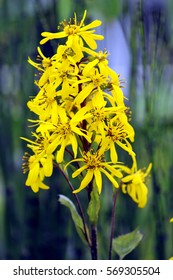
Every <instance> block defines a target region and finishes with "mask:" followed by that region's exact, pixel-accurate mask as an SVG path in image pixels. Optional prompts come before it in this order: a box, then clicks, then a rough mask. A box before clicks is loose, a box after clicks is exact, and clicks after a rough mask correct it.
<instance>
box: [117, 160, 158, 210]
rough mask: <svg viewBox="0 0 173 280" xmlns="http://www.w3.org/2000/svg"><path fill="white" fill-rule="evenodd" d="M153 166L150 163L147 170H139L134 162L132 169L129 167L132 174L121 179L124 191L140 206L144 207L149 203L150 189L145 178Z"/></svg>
mask: <svg viewBox="0 0 173 280" xmlns="http://www.w3.org/2000/svg"><path fill="white" fill-rule="evenodd" d="M151 168H152V164H151V163H150V164H149V166H148V168H147V170H146V171H143V170H141V169H139V170H137V167H136V164H134V165H133V167H132V169H131V170H130V169H129V172H130V174H129V175H127V176H125V177H124V178H123V179H121V181H122V191H123V193H128V194H129V195H130V197H131V198H132V199H133V200H134V201H135V202H136V203H137V204H138V207H140V208H144V207H145V205H146V203H147V195H148V189H147V186H146V185H145V180H146V177H147V176H148V174H149V173H150V170H151Z"/></svg>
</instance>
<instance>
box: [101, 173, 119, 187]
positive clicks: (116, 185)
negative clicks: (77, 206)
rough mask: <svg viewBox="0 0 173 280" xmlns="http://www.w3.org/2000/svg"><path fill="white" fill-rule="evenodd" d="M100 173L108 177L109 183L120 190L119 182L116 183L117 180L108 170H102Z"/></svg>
mask: <svg viewBox="0 0 173 280" xmlns="http://www.w3.org/2000/svg"><path fill="white" fill-rule="evenodd" d="M100 171H101V172H103V173H104V174H105V175H106V177H107V178H108V179H109V181H111V183H112V184H113V185H114V187H115V188H119V185H118V183H117V181H115V179H114V178H113V177H112V176H111V175H110V174H109V173H108V172H107V171H106V170H104V169H103V168H100Z"/></svg>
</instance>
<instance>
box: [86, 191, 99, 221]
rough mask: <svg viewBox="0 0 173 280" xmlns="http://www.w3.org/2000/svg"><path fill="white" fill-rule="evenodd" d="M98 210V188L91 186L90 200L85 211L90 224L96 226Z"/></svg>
mask: <svg viewBox="0 0 173 280" xmlns="http://www.w3.org/2000/svg"><path fill="white" fill-rule="evenodd" d="M99 210H100V196H99V193H98V188H97V186H96V185H94V186H93V190H92V192H91V199H90V202H89V206H88V209H87V214H88V216H89V219H90V221H91V222H92V223H94V224H96V223H97V220H98V215H99Z"/></svg>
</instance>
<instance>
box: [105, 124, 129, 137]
mask: <svg viewBox="0 0 173 280" xmlns="http://www.w3.org/2000/svg"><path fill="white" fill-rule="evenodd" d="M108 135H109V137H111V138H112V140H113V141H118V140H121V139H124V138H126V136H127V133H126V132H125V130H124V125H123V124H120V123H118V124H117V125H116V126H115V127H109V129H108Z"/></svg>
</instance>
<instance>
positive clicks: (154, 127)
mask: <svg viewBox="0 0 173 280" xmlns="http://www.w3.org/2000/svg"><path fill="white" fill-rule="evenodd" d="M84 9H87V10H88V15H87V17H88V18H87V20H88V21H90V20H93V19H96V18H97V19H101V20H102V21H103V25H102V27H100V28H99V29H98V30H99V32H100V33H102V34H103V35H104V36H105V40H104V41H103V42H100V43H99V48H100V49H103V48H106V49H107V50H108V52H110V57H109V60H110V66H111V67H112V68H113V69H114V70H115V71H116V72H118V73H120V74H121V77H122V78H124V79H125V80H126V83H127V84H126V88H125V90H124V92H125V94H126V96H128V98H129V106H130V107H131V109H132V112H133V115H132V124H133V126H134V128H135V131H136V141H135V143H134V149H135V151H136V153H137V158H138V166H139V168H141V167H146V166H147V165H148V163H149V162H152V163H153V169H152V175H151V178H150V182H149V184H148V187H149V200H148V204H147V206H146V208H145V209H139V208H137V205H136V204H135V203H134V202H133V201H131V199H130V198H129V197H128V196H125V195H121V196H120V198H119V200H118V205H117V212H116V228H115V235H116V236H117V235H119V234H123V233H127V232H129V231H131V230H133V229H134V228H136V227H137V226H139V229H140V230H141V231H142V233H143V234H144V238H143V241H142V242H141V244H140V245H139V246H138V247H137V248H136V250H135V251H134V252H132V253H131V254H129V255H128V256H127V257H126V259H168V258H169V257H170V256H171V255H172V254H173V228H172V226H171V224H170V223H169V218H170V217H172V216H173V191H172V190H173V186H172V182H173V110H172V108H173V84H172V81H173V35H172V34H173V17H172V13H173V1H171V0H167V1H164V0H157V1H154V0H153V1H149V0H143V1H142V0H134V1H133V0H122V1H119V0H106V1H105V0H76V1H72V0H23V1H20V0H13V1H11V0H0V259H88V258H90V256H89V252H88V249H87V248H86V247H85V246H84V245H83V244H82V242H81V240H79V238H78V236H77V234H76V232H75V227H74V225H73V223H72V221H71V217H70V213H69V211H68V209H66V208H65V207H64V206H62V205H59V203H58V201H57V197H58V194H59V193H62V194H65V195H67V196H69V197H70V198H71V199H73V197H72V195H71V193H70V190H69V189H68V188H67V186H66V183H65V181H64V179H63V178H62V177H61V175H60V174H58V173H57V174H55V175H54V176H53V177H52V179H51V180H50V185H51V189H50V190H49V191H40V192H39V194H34V193H33V192H32V191H31V189H30V188H27V187H25V179H26V176H25V175H23V173H22V169H21V164H22V156H23V153H24V151H25V150H26V143H25V142H24V141H21V140H20V139H19V137H20V136H25V137H26V136H29V135H30V134H29V133H30V130H29V129H28V122H27V118H29V117H30V112H29V109H28V108H27V106H26V102H27V101H28V100H29V97H30V96H33V95H35V94H36V93H37V89H36V88H35V86H34V74H35V69H33V67H31V66H30V65H29V64H28V63H27V58H28V56H30V57H31V58H32V59H33V60H35V58H36V55H37V46H38V44H39V41H40V39H41V35H40V33H41V32H42V31H52V32H56V30H57V25H58V23H59V22H60V21H61V20H63V19H67V20H68V19H69V18H70V17H73V14H74V12H77V15H78V17H79V19H80V18H81V17H82V15H83V11H84ZM97 33H98V32H97ZM55 43H56V42H53V43H52V44H51V43H47V44H46V45H44V46H43V47H42V50H43V52H44V54H45V55H46V56H49V55H52V54H53V51H54V50H55V47H56V45H55ZM80 195H81V199H83V200H84V199H85V198H84V197H83V196H82V194H80ZM111 199H112V197H111V188H109V186H108V187H106V186H104V191H103V195H102V206H101V215H100V220H99V243H100V251H99V254H100V258H101V259H107V252H106V250H105V248H108V244H107V240H108V236H109V230H110V215H111V209H110V203H111ZM84 204H85V201H84ZM114 257H115V258H117V256H114Z"/></svg>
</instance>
